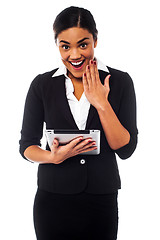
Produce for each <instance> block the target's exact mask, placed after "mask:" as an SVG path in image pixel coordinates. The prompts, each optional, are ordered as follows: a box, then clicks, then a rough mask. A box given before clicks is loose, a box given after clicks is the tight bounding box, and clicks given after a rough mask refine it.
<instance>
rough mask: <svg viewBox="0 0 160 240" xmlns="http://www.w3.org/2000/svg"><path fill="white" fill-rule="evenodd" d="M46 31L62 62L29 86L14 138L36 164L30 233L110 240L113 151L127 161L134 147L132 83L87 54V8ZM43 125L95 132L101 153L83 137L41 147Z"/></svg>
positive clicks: (90, 22) (92, 40)
mask: <svg viewBox="0 0 160 240" xmlns="http://www.w3.org/2000/svg"><path fill="white" fill-rule="evenodd" d="M53 30H54V34H55V41H56V44H57V47H58V48H59V51H60V55H61V59H62V62H63V64H62V66H61V67H59V68H57V69H54V70H52V71H50V72H46V73H44V74H39V75H38V76H37V77H36V78H35V79H34V80H33V81H32V83H31V85H30V88H29V91H28V94H27V98H26V103H25V109H24V118H23V125H22V131H21V139H20V153H21V154H22V156H23V157H24V158H25V159H27V160H29V161H31V162H38V163H39V168H38V189H37V193H36V196H35V201H34V226H35V232H36V236H37V239H38V240H51V239H52V240H53V239H55V240H59V239H60V240H62V239H65V240H66V239H69V240H71V239H74V240H76V239H81V240H82V239H92V240H94V239H106V240H115V239H117V230H118V204H117V196H118V189H120V188H121V183H120V177H119V172H118V166H117V161H116V154H117V155H118V156H119V157H120V158H121V159H126V158H129V157H130V156H131V155H132V153H133V152H134V150H135V148H136V145H137V133H138V131H137V126H136V100H135V92H134V86H133V82H132V79H131V77H130V76H129V74H128V73H126V72H122V71H120V70H116V69H113V68H111V67H109V66H106V65H105V64H103V63H102V62H101V61H100V60H98V59H97V58H96V57H95V56H94V48H95V47H96V46H97V34H98V31H97V29H96V24H95V21H94V18H93V16H92V14H91V13H90V12H89V11H88V10H86V9H83V8H78V7H69V8H67V9H64V10H63V11H62V12H61V13H60V14H59V15H58V16H57V17H56V19H55V22H54V24H53ZM102 47H103V46H102ZM44 123H46V128H47V129H75V130H78V129H80V130H84V129H99V130H100V131H101V139H100V140H101V147H100V148H101V149H100V154H99V155H91V154H89V151H91V150H94V149H96V148H97V146H96V143H95V142H94V141H93V139H91V138H87V139H83V138H82V137H78V138H76V139H74V140H72V141H71V142H70V143H68V144H66V145H65V146H60V145H59V142H58V140H57V139H54V141H53V145H52V147H51V149H50V148H49V146H48V144H47V146H46V149H45V150H44V149H42V148H41V143H40V140H41V138H42V135H43V124H44ZM84 152H88V154H87V155H81V153H84Z"/></svg>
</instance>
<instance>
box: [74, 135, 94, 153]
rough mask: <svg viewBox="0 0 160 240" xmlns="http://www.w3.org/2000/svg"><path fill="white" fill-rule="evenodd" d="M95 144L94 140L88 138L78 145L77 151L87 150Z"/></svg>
mask: <svg viewBox="0 0 160 240" xmlns="http://www.w3.org/2000/svg"><path fill="white" fill-rule="evenodd" d="M93 142H94V141H93V139H92V138H87V139H85V140H83V141H81V142H80V143H79V144H77V146H76V148H75V149H76V150H80V149H83V148H85V147H86V146H92V144H93Z"/></svg>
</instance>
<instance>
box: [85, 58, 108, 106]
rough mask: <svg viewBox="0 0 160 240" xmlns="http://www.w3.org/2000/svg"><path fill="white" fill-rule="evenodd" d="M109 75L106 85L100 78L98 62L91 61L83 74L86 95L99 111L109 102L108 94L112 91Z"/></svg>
mask: <svg viewBox="0 0 160 240" xmlns="http://www.w3.org/2000/svg"><path fill="white" fill-rule="evenodd" d="M110 76H111V75H108V76H107V77H106V78H105V80H104V85H103V84H102V83H101V81H100V78H99V72H98V69H97V64H96V61H93V60H91V61H90V63H89V65H87V67H86V72H85V73H84V74H83V87H84V93H85V96H86V98H87V99H88V101H89V102H90V103H91V104H92V105H93V106H94V107H95V108H96V109H97V110H98V109H99V108H100V107H101V106H103V105H106V102H108V94H109V91H110V87H109V78H110Z"/></svg>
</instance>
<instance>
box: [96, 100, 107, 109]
mask: <svg viewBox="0 0 160 240" xmlns="http://www.w3.org/2000/svg"><path fill="white" fill-rule="evenodd" d="M109 106H110V103H109V102H108V100H107V101H105V102H101V103H99V104H98V106H97V108H96V109H97V111H98V112H105V111H106V110H107V109H108V107H109Z"/></svg>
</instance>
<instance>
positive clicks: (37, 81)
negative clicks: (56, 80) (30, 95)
mask: <svg viewBox="0 0 160 240" xmlns="http://www.w3.org/2000/svg"><path fill="white" fill-rule="evenodd" d="M57 69H58V68H56V69H54V70H51V71H48V72H45V73H40V74H38V75H37V76H36V77H35V78H34V79H33V81H32V83H31V84H32V85H39V84H42V83H43V82H45V81H47V80H48V79H52V76H53V74H54V73H55V72H56V71H57Z"/></svg>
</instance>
